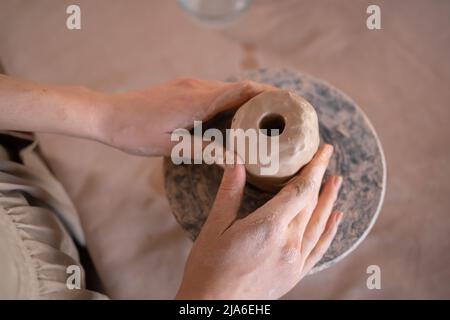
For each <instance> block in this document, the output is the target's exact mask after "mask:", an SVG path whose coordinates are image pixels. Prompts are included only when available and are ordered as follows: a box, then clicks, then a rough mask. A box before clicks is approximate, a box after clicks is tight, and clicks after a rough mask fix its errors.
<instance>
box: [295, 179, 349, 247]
mask: <svg viewBox="0 0 450 320" xmlns="http://www.w3.org/2000/svg"><path fill="white" fill-rule="evenodd" d="M341 184H342V177H339V176H331V177H330V178H329V179H328V181H327V182H326V183H325V185H324V187H323V189H322V192H321V193H320V196H319V200H318V201H317V205H316V207H315V209H314V211H313V212H312V215H311V218H310V219H309V221H308V224H307V226H306V229H305V231H304V233H303V236H302V247H301V251H302V254H303V255H304V256H308V255H309V254H310V252H311V251H312V250H313V248H314V247H315V246H316V244H317V242H318V241H319V238H320V237H321V235H322V233H323V232H324V230H325V227H326V224H327V221H328V218H329V217H330V214H331V212H332V210H333V206H334V203H335V201H336V199H337V196H338V193H339V189H340V187H341Z"/></svg>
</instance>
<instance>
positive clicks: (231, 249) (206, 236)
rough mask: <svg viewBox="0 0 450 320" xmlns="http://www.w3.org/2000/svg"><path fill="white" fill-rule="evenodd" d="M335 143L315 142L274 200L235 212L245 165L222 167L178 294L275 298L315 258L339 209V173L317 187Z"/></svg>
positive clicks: (330, 235) (332, 232) (326, 241)
mask: <svg viewBox="0 0 450 320" xmlns="http://www.w3.org/2000/svg"><path fill="white" fill-rule="evenodd" d="M332 153H333V147H332V146H330V145H325V146H323V147H321V148H320V149H319V151H318V152H317V153H316V155H315V156H314V158H313V159H312V160H311V162H310V163H309V164H308V165H307V166H305V167H304V168H303V169H302V170H301V172H300V174H299V175H298V176H296V177H295V178H294V179H293V180H292V181H291V182H290V183H289V184H288V185H287V186H286V187H284V188H283V189H282V190H281V191H280V192H279V193H278V194H277V195H276V196H275V197H274V198H273V199H271V200H270V201H269V202H267V203H266V204H265V205H263V206H262V207H261V208H259V209H257V210H256V211H255V212H253V213H251V214H250V215H248V216H247V217H245V218H243V219H236V214H237V212H238V209H239V206H240V203H241V199H242V194H243V190H244V185H245V169H244V167H243V166H242V165H236V166H235V167H233V168H229V167H228V168H226V169H225V173H224V176H223V178H222V183H221V185H220V189H219V191H218V194H217V197H216V200H215V202H214V205H213V208H212V210H211V212H210V214H209V216H208V219H207V221H206V222H205V224H204V226H203V228H202V231H201V232H200V234H199V236H198V238H197V240H196V242H195V243H194V246H193V248H192V251H191V253H190V256H189V258H188V261H187V263H186V267H185V272H184V277H183V281H182V284H181V287H180V289H179V292H178V294H177V298H178V299H277V298H279V297H281V296H283V295H284V294H285V293H287V292H288V291H289V290H291V289H292V288H293V287H294V286H295V285H296V284H297V283H298V282H299V281H300V279H302V277H304V276H305V274H307V273H308V272H309V271H310V270H311V269H312V268H313V266H314V265H315V264H316V263H317V262H318V261H319V260H320V258H321V257H322V256H323V254H324V253H325V252H326V250H327V249H328V247H329V246H330V244H331V241H332V240H333V238H334V236H335V234H336V230H337V227H338V225H339V223H340V221H341V219H342V213H340V212H333V213H332V208H333V205H334V202H335V200H336V197H337V194H338V191H339V188H340V185H341V182H342V179H341V177H330V179H329V180H328V181H327V182H326V184H325V185H324V187H323V190H322V192H321V193H320V196H319V189H320V185H321V181H322V178H323V175H324V173H325V170H326V168H327V166H328V162H329V159H330V157H331V155H332Z"/></svg>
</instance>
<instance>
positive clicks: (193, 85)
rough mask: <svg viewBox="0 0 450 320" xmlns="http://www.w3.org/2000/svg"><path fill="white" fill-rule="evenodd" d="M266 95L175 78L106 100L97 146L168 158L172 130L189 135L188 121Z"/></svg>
mask: <svg viewBox="0 0 450 320" xmlns="http://www.w3.org/2000/svg"><path fill="white" fill-rule="evenodd" d="M270 89H272V87H271V86H268V85H264V84H259V83H256V82H252V81H240V82H230V83H227V82H221V81H208V80H197V79H191V78H179V79H175V80H172V81H169V82H167V83H163V84H160V85H156V86H152V87H149V88H147V89H144V90H140V91H131V92H126V93H122V94H116V95H112V96H109V97H108V99H107V101H108V103H107V107H106V111H105V113H104V118H103V120H102V122H101V123H102V127H103V128H102V130H101V131H100V132H102V137H101V138H100V141H101V142H103V143H106V144H108V145H111V146H113V147H116V148H119V149H121V150H124V151H126V152H128V153H132V154H138V155H146V156H158V155H170V152H171V147H172V146H173V142H171V141H170V135H171V133H172V132H173V131H174V130H175V129H178V128H185V129H191V128H192V127H193V125H194V120H202V121H206V120H208V119H211V118H212V117H214V116H215V115H216V114H217V113H219V112H222V111H225V110H227V109H230V108H234V107H238V106H240V105H242V104H243V103H245V102H246V101H248V100H250V99H251V98H253V97H254V96H256V95H258V94H259V93H261V92H263V91H265V90H270Z"/></svg>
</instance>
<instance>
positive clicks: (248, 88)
mask: <svg viewBox="0 0 450 320" xmlns="http://www.w3.org/2000/svg"><path fill="white" fill-rule="evenodd" d="M274 89H275V87H272V86H270V85H267V84H263V83H258V82H254V81H250V80H243V81H238V82H231V83H226V84H224V85H223V86H220V87H219V89H217V90H218V95H217V97H216V98H215V99H214V101H213V102H212V103H211V105H210V107H209V108H208V112H207V118H208V119H209V118H211V117H213V116H214V115H216V114H217V113H219V112H222V111H226V110H228V109H232V108H237V107H240V106H241V105H243V104H244V103H246V102H247V101H248V100H250V99H251V98H253V97H255V96H257V95H258V94H260V93H262V92H264V91H268V90H274ZM204 120H205V119H204Z"/></svg>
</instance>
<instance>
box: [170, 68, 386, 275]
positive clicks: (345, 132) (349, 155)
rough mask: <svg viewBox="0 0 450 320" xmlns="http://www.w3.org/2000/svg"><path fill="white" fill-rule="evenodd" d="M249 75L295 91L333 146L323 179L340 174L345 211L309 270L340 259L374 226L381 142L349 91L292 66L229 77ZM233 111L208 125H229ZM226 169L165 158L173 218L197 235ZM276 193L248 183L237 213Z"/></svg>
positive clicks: (382, 168) (382, 178)
mask: <svg viewBox="0 0 450 320" xmlns="http://www.w3.org/2000/svg"><path fill="white" fill-rule="evenodd" d="M242 79H250V80H254V81H258V82H263V83H268V84H271V85H273V86H275V87H279V88H283V89H288V90H292V91H294V92H296V93H297V94H299V95H300V96H302V97H303V98H305V99H306V100H308V102H310V103H311V104H312V105H313V106H314V107H315V109H316V111H317V115H318V117H319V126H320V137H321V143H330V144H332V145H333V146H334V148H335V153H334V155H333V157H332V159H331V162H330V165H329V167H328V170H327V172H326V174H325V179H324V181H326V177H327V176H329V175H341V176H342V177H343V183H342V187H341V190H340V193H339V197H338V199H337V201H336V205H335V207H336V209H337V210H340V211H342V212H343V213H344V218H343V220H342V222H341V224H340V226H339V229H338V231H337V234H336V237H335V239H334V240H333V242H332V244H331V246H330V248H329V249H328V251H327V252H326V253H325V255H324V256H323V258H322V259H321V260H320V261H319V262H318V263H317V264H316V266H315V267H314V268H313V270H312V271H311V273H313V272H316V271H319V270H322V269H325V268H327V267H329V266H330V265H332V264H333V263H335V262H337V261H338V260H340V259H342V258H343V257H344V256H346V255H347V254H348V253H349V252H351V251H352V250H354V249H355V247H356V246H357V245H358V244H359V243H361V241H362V240H363V239H364V238H365V236H366V235H367V234H368V232H369V230H370V229H371V227H372V226H373V224H374V222H375V220H376V218H377V215H378V213H379V211H380V209H381V204H382V202H383V197H384V190H385V184H386V165H385V160H384V155H383V151H382V148H381V145H380V141H379V140H378V138H377V135H376V133H375V131H374V129H373V127H372V125H371V124H370V122H369V120H368V119H367V117H366V116H365V115H364V113H363V112H362V111H361V109H359V107H358V106H357V105H356V104H355V103H354V102H353V101H352V100H351V99H350V98H348V97H347V96H346V95H344V94H343V93H342V92H340V91H339V90H337V89H335V88H333V87H332V86H330V85H329V84H327V83H325V82H323V81H320V80H317V79H315V78H313V77H311V76H308V75H305V74H302V73H298V72H293V71H289V70H267V69H260V70H255V71H251V72H248V73H246V74H243V75H241V76H238V77H233V78H231V79H229V80H230V81H236V80H242ZM234 112H235V110H230V111H228V112H226V113H222V114H220V115H219V116H217V117H215V118H214V119H212V120H210V121H208V122H207V123H206V124H204V126H203V129H204V130H205V129H207V128H210V127H214V128H218V129H221V130H225V129H226V128H229V127H230V123H231V118H232V116H233V114H234ZM222 174H223V170H222V169H221V168H220V167H218V166H215V165H206V164H182V165H175V164H173V163H172V161H171V159H170V158H166V159H164V177H165V188H166V193H167V197H168V199H169V203H170V206H171V209H172V212H173V214H174V215H175V218H176V219H177V221H178V222H179V223H180V225H181V226H182V227H183V229H185V230H186V231H187V232H188V234H189V236H190V237H191V239H195V238H196V237H197V235H198V233H199V232H200V230H201V227H202V225H203V223H204V222H205V220H206V218H207V216H208V213H209V211H210V209H211V207H212V204H213V202H214V199H215V196H216V193H217V190H218V187H219V184H220V181H221V178H222ZM273 196H274V194H273V193H268V192H264V191H261V190H259V189H257V188H255V187H254V186H252V185H249V184H247V185H246V187H245V192H244V199H243V202H242V205H241V208H240V211H239V216H240V217H244V216H246V215H247V214H249V213H251V212H253V211H254V210H256V209H257V208H258V207H260V206H261V205H263V204H264V203H265V202H267V201H268V200H269V199H271V198H272V197H273Z"/></svg>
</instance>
